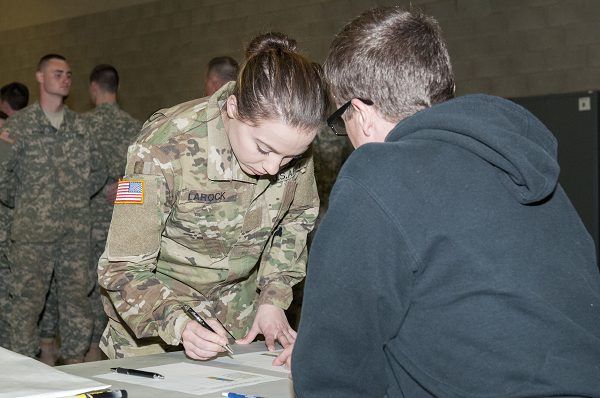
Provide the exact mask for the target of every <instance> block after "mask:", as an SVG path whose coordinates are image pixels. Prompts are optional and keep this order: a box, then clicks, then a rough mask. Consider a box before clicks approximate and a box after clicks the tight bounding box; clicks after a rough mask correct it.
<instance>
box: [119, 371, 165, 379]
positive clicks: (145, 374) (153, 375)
mask: <svg viewBox="0 0 600 398" xmlns="http://www.w3.org/2000/svg"><path fill="white" fill-rule="evenodd" d="M110 370H112V371H113V372H117V373H121V374H124V375H130V376H140V377H148V378H150V379H164V378H165V376H163V375H161V374H158V373H154V372H146V371H145V370H137V369H127V368H110Z"/></svg>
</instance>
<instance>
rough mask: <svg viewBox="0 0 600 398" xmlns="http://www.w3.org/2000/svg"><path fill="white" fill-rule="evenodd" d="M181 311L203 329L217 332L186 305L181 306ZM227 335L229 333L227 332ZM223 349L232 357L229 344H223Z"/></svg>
mask: <svg viewBox="0 0 600 398" xmlns="http://www.w3.org/2000/svg"><path fill="white" fill-rule="evenodd" d="M181 309H182V310H184V311H185V313H186V314H188V316H189V317H190V318H192V319H193V320H195V321H196V322H198V323H199V324H200V325H202V326H203V327H204V328H206V329H208V330H210V331H211V332H213V333H217V332H215V330H214V329H213V328H211V327H210V325H209V324H208V323H206V321H205V320H204V319H202V317H201V316H200V315H198V313H197V312H196V311H194V309H193V308H192V307H190V306H189V305H187V304H181ZM227 333H229V332H227ZM229 334H230V335H231V333H229ZM223 348H225V349H226V350H227V351H228V352H229V353H230V354H231V355H233V350H232V349H231V347H229V344H225V345H224V346H223Z"/></svg>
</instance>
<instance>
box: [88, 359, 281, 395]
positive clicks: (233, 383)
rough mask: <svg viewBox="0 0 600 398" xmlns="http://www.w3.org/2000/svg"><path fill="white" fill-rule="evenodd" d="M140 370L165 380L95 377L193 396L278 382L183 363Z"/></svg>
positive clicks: (249, 374)
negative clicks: (155, 374)
mask: <svg viewBox="0 0 600 398" xmlns="http://www.w3.org/2000/svg"><path fill="white" fill-rule="evenodd" d="M139 370H145V371H148V372H155V373H158V374H161V375H163V376H164V377H165V378H164V379H150V378H145V377H137V376H130V375H124V374H120V373H106V374H101V375H98V376H94V377H98V378H101V379H107V380H111V381H122V382H125V383H129V384H139V385H142V386H145V387H152V388H159V389H161V390H169V391H178V392H182V393H186V394H193V395H202V394H209V393H213V392H217V391H225V390H232V389H235V387H242V386H249V385H253V384H259V383H266V382H270V381H276V380H279V379H280V378H278V377H271V376H264V375H260V374H255V373H249V372H241V371H236V370H230V369H221V368H215V367H212V366H207V365H206V364H203V365H200V364H193V363H184V362H179V363H173V364H169V365H160V366H151V367H148V368H141V369H139Z"/></svg>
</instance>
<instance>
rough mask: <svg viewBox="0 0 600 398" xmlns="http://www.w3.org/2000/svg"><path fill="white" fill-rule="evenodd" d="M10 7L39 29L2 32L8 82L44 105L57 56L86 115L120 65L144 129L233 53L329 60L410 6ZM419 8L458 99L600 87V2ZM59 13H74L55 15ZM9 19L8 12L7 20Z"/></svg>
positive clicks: (457, 0) (125, 94)
mask: <svg viewBox="0 0 600 398" xmlns="http://www.w3.org/2000/svg"><path fill="white" fill-rule="evenodd" d="M2 3H6V4H4V7H5V8H4V10H6V9H7V8H6V7H8V6H9V5H10V4H13V3H18V4H23V5H24V6H23V7H22V8H18V10H17V8H16V7H15V6H13V8H8V10H11V16H10V21H13V22H12V23H13V26H18V25H24V24H25V25H28V26H23V27H18V28H12V29H6V26H10V25H4V24H3V25H2V28H0V30H3V31H2V32H1V33H0V34H1V35H2V43H3V44H2V46H0V84H5V83H8V82H10V81H13V80H18V81H22V82H24V83H26V84H27V85H28V86H29V87H30V88H31V91H32V94H33V98H34V99H35V97H37V93H36V92H37V87H36V85H35V81H34V68H35V64H36V63H37V61H38V59H39V57H40V56H42V55H43V54H45V53H49V52H58V53H61V54H63V55H65V56H66V57H67V58H68V59H69V61H70V63H71V66H72V68H73V72H74V81H73V89H72V92H71V96H70V98H69V99H68V104H69V105H70V106H71V107H72V108H73V109H75V110H78V111H83V110H86V109H89V108H90V107H91V104H90V102H89V99H88V94H87V78H88V74H89V72H90V70H91V69H92V67H93V66H94V65H95V64H97V63H104V62H106V63H111V64H113V65H115V66H116V67H117V69H118V70H119V72H120V74H121V81H122V82H121V103H122V105H123V106H124V108H125V109H127V110H128V111H130V112H131V113H132V114H134V115H135V116H136V117H138V118H141V119H144V118H146V117H147V116H148V115H149V114H150V113H151V112H153V111H154V110H156V109H157V108H160V107H166V106H170V105H173V104H176V103H179V102H182V101H186V100H189V99H191V98H195V97H198V96H201V95H202V94H203V93H202V87H203V78H204V73H205V65H206V63H207V62H208V60H209V59H210V58H211V57H213V56H216V55H231V56H234V57H235V58H237V59H238V60H240V61H241V57H242V54H243V50H244V47H245V45H246V44H247V43H248V41H249V40H250V39H251V38H252V37H253V36H254V35H255V34H257V33H261V32H265V31H268V30H281V31H284V32H286V33H288V34H289V35H290V36H292V37H294V38H296V39H297V40H298V42H299V44H300V47H301V48H302V49H303V50H304V53H305V54H306V55H308V56H309V57H311V58H313V59H315V60H317V61H319V62H322V61H323V60H324V57H325V55H326V53H327V48H328V46H329V43H330V41H331V39H332V37H333V35H334V34H335V32H337V31H338V30H339V29H340V28H341V27H342V26H343V25H344V23H346V22H347V21H348V20H349V19H351V18H352V17H354V16H355V15H357V14H359V13H360V12H361V11H363V10H365V9H367V8H369V7H371V6H374V5H378V4H384V5H385V4H400V5H405V6H406V5H408V4H409V1H374V0H286V1H283V0H239V1H238V0H235V1H234V0H158V1H141V0H137V1H135V0H129V1H123V0H119V1H117V0H115V1H102V2H99V1H98V2H97V1H93V2H92V1H88V0H85V1H83V0H69V1H64V0H63V1H33V0H19V1H18V2H13V1H0V5H2ZM9 3H10V4H9ZM96 3H98V4H96ZM410 3H412V4H413V5H414V6H416V7H420V8H422V9H423V10H424V11H425V12H426V13H429V14H431V15H434V16H435V17H437V18H438V20H439V21H440V24H441V25H442V28H443V30H444V32H445V35H446V37H447V40H448V46H449V49H450V55H451V57H452V61H453V64H454V70H455V74H456V77H457V92H458V94H465V93H472V92H486V93H490V94H496V95H501V96H523V95H534V94H546V93H554V92H569V91H577V90H586V89H596V88H600V24H598V22H597V21H599V20H600V1H588V0H568V1H567V0H413V1H411V2H410ZM40 4H44V6H43V7H45V8H40V9H39V10H37V11H36V12H33V11H32V9H31V7H34V6H39V5H40ZM52 4H66V5H70V7H69V6H64V5H62V6H60V7H58V6H56V8H52ZM84 5H85V6H84ZM40 7H41V6H40ZM111 7H112V8H111ZM108 8H110V9H108ZM5 17H6V13H4V14H3V15H2V18H5ZM57 18H60V19H57ZM2 21H4V19H2ZM6 21H8V20H6ZM24 21H30V23H29V24H27V23H26V22H24Z"/></svg>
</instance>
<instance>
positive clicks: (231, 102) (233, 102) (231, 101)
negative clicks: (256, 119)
mask: <svg viewBox="0 0 600 398" xmlns="http://www.w3.org/2000/svg"><path fill="white" fill-rule="evenodd" d="M226 109H227V116H228V117H229V118H230V119H237V115H238V111H237V98H235V95H230V96H229V97H227V106H226Z"/></svg>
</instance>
